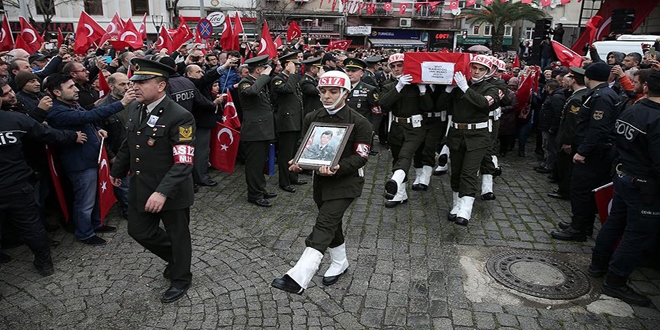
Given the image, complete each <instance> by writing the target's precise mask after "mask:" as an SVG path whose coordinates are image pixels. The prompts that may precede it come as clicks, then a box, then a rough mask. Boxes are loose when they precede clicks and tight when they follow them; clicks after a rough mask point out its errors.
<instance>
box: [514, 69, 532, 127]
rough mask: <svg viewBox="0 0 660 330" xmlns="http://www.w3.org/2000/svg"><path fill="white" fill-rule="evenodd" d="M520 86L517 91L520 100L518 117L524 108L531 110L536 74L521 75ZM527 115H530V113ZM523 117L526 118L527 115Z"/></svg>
mask: <svg viewBox="0 0 660 330" xmlns="http://www.w3.org/2000/svg"><path fill="white" fill-rule="evenodd" d="M519 86H520V87H519V88H518V90H517V91H516V99H517V100H518V107H517V108H516V114H517V115H518V117H521V114H523V110H527V111H528V110H529V108H528V106H529V101H530V100H531V99H532V89H533V88H534V74H533V73H527V74H526V75H523V76H522V77H521V81H520V85H519ZM525 115H529V114H528V113H527V114H525ZM522 117H524V118H523V119H526V118H527V117H526V116H522Z"/></svg>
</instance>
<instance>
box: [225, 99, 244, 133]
mask: <svg viewBox="0 0 660 330" xmlns="http://www.w3.org/2000/svg"><path fill="white" fill-rule="evenodd" d="M222 123H223V124H225V125H226V126H227V127H229V128H231V129H235V130H237V129H239V128H240V127H241V121H240V120H239V119H238V113H237V112H236V105H234V100H233V99H232V97H231V93H227V102H226V103H225V107H224V110H223V111H222Z"/></svg>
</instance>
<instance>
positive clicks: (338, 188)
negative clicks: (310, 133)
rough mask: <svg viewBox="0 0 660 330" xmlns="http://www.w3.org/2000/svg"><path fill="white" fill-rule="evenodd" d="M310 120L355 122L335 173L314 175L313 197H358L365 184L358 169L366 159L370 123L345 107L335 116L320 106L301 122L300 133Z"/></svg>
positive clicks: (324, 198)
mask: <svg viewBox="0 0 660 330" xmlns="http://www.w3.org/2000/svg"><path fill="white" fill-rule="evenodd" d="M313 122H322V123H332V124H337V123H350V124H354V126H353V130H352V131H351V134H350V136H348V140H347V143H346V147H345V148H344V151H343V152H342V154H341V156H340V159H339V170H338V171H337V173H335V175H333V176H321V175H318V174H315V175H314V196H315V197H314V199H315V200H317V199H318V197H319V196H320V199H321V200H323V201H327V200H333V199H341V198H357V197H359V196H360V195H361V194H362V187H363V186H364V175H360V173H359V171H358V170H359V169H361V168H363V167H364V165H366V164H367V159H368V158H369V151H370V150H371V134H372V128H371V123H369V121H368V120H367V119H366V118H364V117H363V116H361V115H360V114H359V113H357V112H356V111H355V110H353V109H351V108H349V107H347V106H344V108H342V109H341V110H339V112H337V113H336V114H334V115H330V114H328V112H327V111H326V110H325V109H323V108H322V109H317V110H314V111H313V112H311V113H308V114H307V115H306V116H305V120H304V122H303V134H306V132H307V129H309V126H310V125H311V123H313Z"/></svg>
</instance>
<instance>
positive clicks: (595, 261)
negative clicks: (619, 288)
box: [587, 253, 610, 278]
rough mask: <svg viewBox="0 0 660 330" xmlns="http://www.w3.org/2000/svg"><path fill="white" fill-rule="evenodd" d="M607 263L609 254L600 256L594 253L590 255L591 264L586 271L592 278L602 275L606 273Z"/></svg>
mask: <svg viewBox="0 0 660 330" xmlns="http://www.w3.org/2000/svg"><path fill="white" fill-rule="evenodd" d="M609 263H610V257H609V256H600V255H597V254H595V253H594V254H592V255H591V265H589V269H588V270H587V273H588V274H589V276H591V277H593V278H598V277H603V276H604V275H605V274H607V269H608V264H609Z"/></svg>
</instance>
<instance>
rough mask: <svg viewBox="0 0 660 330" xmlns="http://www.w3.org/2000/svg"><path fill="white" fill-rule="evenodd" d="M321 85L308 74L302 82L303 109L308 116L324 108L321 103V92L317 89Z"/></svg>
mask: <svg viewBox="0 0 660 330" xmlns="http://www.w3.org/2000/svg"><path fill="white" fill-rule="evenodd" d="M318 84H319V79H318V78H316V77H312V76H310V75H308V74H305V76H304V77H303V79H302V80H301V81H300V90H301V91H302V95H303V109H305V114H308V113H310V112H312V111H314V110H316V109H320V108H323V103H321V95H320V94H319V90H318V89H316V86H317V85H318Z"/></svg>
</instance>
